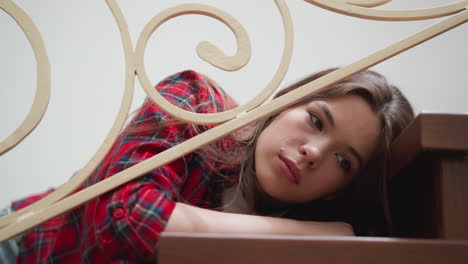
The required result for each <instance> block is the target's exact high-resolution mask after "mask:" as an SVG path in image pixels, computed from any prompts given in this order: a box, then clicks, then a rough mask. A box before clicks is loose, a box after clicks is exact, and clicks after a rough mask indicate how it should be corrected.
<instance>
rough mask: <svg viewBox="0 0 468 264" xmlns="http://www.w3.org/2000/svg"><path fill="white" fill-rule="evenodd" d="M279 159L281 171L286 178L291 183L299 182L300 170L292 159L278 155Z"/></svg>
mask: <svg viewBox="0 0 468 264" xmlns="http://www.w3.org/2000/svg"><path fill="white" fill-rule="evenodd" d="M279 159H280V168H281V171H282V172H283V174H284V175H285V176H286V178H287V179H288V180H289V181H290V182H291V183H294V184H299V182H300V181H301V172H300V170H299V168H298V167H297V166H296V164H295V163H294V161H292V160H290V159H288V158H286V157H283V156H279Z"/></svg>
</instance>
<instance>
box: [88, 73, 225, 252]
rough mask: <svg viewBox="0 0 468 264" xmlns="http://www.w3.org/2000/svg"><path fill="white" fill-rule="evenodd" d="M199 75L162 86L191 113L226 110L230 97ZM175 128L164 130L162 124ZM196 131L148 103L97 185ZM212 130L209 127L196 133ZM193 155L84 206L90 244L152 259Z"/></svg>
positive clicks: (184, 75)
mask: <svg viewBox="0 0 468 264" xmlns="http://www.w3.org/2000/svg"><path fill="white" fill-rule="evenodd" d="M214 85H215V84H214V83H213V82H212V81H211V80H209V79H207V78H205V77H204V76H203V75H201V74H199V73H196V72H194V71H185V72H181V73H178V74H175V75H172V76H170V77H168V78H166V79H165V80H163V81H162V82H161V83H159V84H158V85H157V89H158V91H159V92H160V94H161V95H162V96H163V97H165V98H166V100H168V101H170V102H171V103H173V104H175V105H177V106H179V107H181V108H183V109H185V110H190V111H197V112H202V113H212V112H218V111H223V110H224V108H225V107H229V105H226V102H227V103H228V104H230V103H231V102H232V100H231V99H230V98H229V99H228V100H227V101H226V98H228V97H227V95H226V94H224V93H223V92H222V90H220V89H217V88H216V87H215V86H214ZM161 123H166V124H171V125H168V126H160V125H158V124H161ZM193 127H194V126H192V125H188V124H181V123H180V122H177V121H176V120H173V119H172V118H171V117H170V116H168V115H167V114H166V113H164V111H162V110H161V109H160V108H159V107H158V106H157V105H155V104H153V103H152V102H151V101H150V100H149V99H147V100H146V101H145V102H144V104H143V105H142V107H141V108H140V110H139V111H138V113H137V115H136V116H135V117H134V118H133V119H132V120H131V122H130V123H129V124H128V125H127V128H126V129H125V130H124V131H123V132H122V134H121V135H120V137H119V139H118V140H117V142H116V143H115V145H114V146H113V148H112V149H111V151H110V153H109V154H108V155H107V156H106V158H105V161H104V162H103V165H102V166H101V167H100V168H98V171H99V173H97V175H101V176H98V177H96V178H95V179H94V181H96V182H97V181H99V180H100V179H102V178H107V177H110V176H112V175H113V174H115V173H118V172H120V171H123V170H125V169H126V168H128V167H131V166H133V165H135V164H137V163H139V162H141V161H143V160H146V159H148V158H150V157H152V156H154V155H156V154H158V153H160V152H162V151H164V150H166V149H168V148H170V147H172V146H174V145H176V144H179V143H180V142H183V141H184V140H186V139H188V138H190V137H193V136H194V135H195V129H194V128H193ZM199 129H201V130H205V129H209V126H202V127H198V128H197V130H199ZM191 155H192V154H189V155H187V156H184V157H182V158H179V159H177V160H175V161H173V162H171V163H168V164H166V165H164V166H162V167H160V168H157V169H155V170H153V171H151V172H150V173H147V174H145V175H142V176H141V177H139V178H137V179H136V180H133V181H131V182H129V183H127V184H124V185H123V186H121V187H119V188H118V189H116V190H114V191H112V192H109V193H107V194H104V195H102V196H100V197H98V198H97V199H95V200H93V201H91V202H89V203H88V204H87V205H86V206H85V217H86V222H87V223H89V225H86V224H85V225H86V226H87V227H86V228H89V229H90V230H93V232H89V233H87V235H88V242H89V243H97V244H98V245H99V248H101V249H102V254H105V255H107V257H110V258H111V259H118V258H125V259H129V260H135V261H136V260H138V261H141V260H151V259H152V258H154V256H155V246H156V244H157V242H158V239H159V235H160V233H161V232H162V231H163V230H164V228H165V226H166V223H167V221H168V220H169V218H170V215H171V213H172V211H173V209H174V207H175V202H176V201H177V195H178V189H179V188H180V187H181V186H182V185H183V183H184V182H185V181H186V179H187V177H189V175H190V170H192V169H196V168H189V166H187V165H188V164H189V161H190V158H191Z"/></svg>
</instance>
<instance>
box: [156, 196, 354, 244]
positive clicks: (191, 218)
mask: <svg viewBox="0 0 468 264" xmlns="http://www.w3.org/2000/svg"><path fill="white" fill-rule="evenodd" d="M164 231H165V232H185V233H221V234H270V235H317V236H352V235H354V232H353V229H352V227H351V225H349V224H347V223H344V222H313V221H297V220H292V219H285V218H276V217H267V216H256V215H245V214H233V213H226V212H218V211H213V210H208V209H203V208H198V207H195V206H191V205H187V204H183V203H176V206H175V208H174V211H173V212H172V215H171V217H170V218H169V221H168V223H167V225H166V228H165V230H164Z"/></svg>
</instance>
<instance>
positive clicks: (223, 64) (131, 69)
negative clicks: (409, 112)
mask: <svg viewBox="0 0 468 264" xmlns="http://www.w3.org/2000/svg"><path fill="white" fill-rule="evenodd" d="M106 1H107V4H108V6H109V8H110V9H111V11H112V13H113V15H114V18H115V20H116V22H117V25H118V26H119V29H120V32H121V37H122V43H123V48H124V53H125V63H126V73H125V74H126V79H125V94H124V97H123V99H122V103H121V106H120V110H119V113H118V116H117V118H116V120H115V121H114V125H113V127H112V128H111V130H110V132H109V133H108V135H107V137H106V139H105V140H104V142H103V143H102V144H101V146H100V147H99V149H98V151H97V152H96V154H95V155H94V156H93V157H92V158H91V160H90V161H89V162H88V163H87V164H86V165H85V166H84V167H83V168H82V169H81V170H80V171H79V172H78V173H77V174H76V175H75V176H74V177H72V178H71V179H70V180H69V181H68V182H67V183H66V184H64V185H63V186H62V187H60V188H59V189H57V190H56V191H55V192H54V193H52V194H50V195H49V196H47V197H45V198H44V199H42V200H40V201H38V202H37V203H35V204H33V205H31V206H29V207H27V208H26V209H23V210H20V211H18V212H16V213H14V214H12V215H9V216H6V217H2V218H0V228H1V229H0V242H1V241H4V240H6V239H9V238H11V237H13V236H15V235H17V234H20V233H22V232H25V231H27V230H29V229H30V228H32V227H34V226H36V225H38V224H41V223H43V222H44V221H47V220H49V219H51V218H53V217H56V216H58V215H60V214H63V213H64V212H66V211H68V210H71V209H73V208H75V207H77V206H79V205H81V204H83V203H85V202H87V201H89V200H91V199H93V198H95V197H97V196H99V195H100V194H103V193H105V192H107V191H110V190H112V189H114V188H116V187H118V186H120V185H122V184H124V183H126V182H128V181H130V180H132V179H135V178H137V177H139V176H140V175H143V174H145V173H147V172H149V171H151V170H153V169H154V168H157V167H159V166H162V165H164V164H166V163H168V162H170V161H172V160H175V159H177V158H179V157H181V156H183V155H185V154H187V153H190V152H192V151H194V150H196V149H198V148H200V147H201V146H203V145H205V144H208V143H210V142H212V141H214V140H216V139H218V138H220V137H222V136H225V135H227V134H229V133H231V132H232V131H234V130H236V129H238V128H240V127H242V126H244V125H246V124H248V123H250V122H252V121H255V120H257V119H260V118H262V117H265V116H266V115H268V114H270V113H272V112H278V111H281V110H282V109H284V108H286V107H288V106H289V105H292V104H294V103H296V102H298V101H300V100H301V98H303V97H305V96H308V95H310V94H312V93H315V92H317V91H319V90H320V89H324V88H325V87H327V86H329V85H331V84H333V83H336V82H338V81H340V80H341V79H343V78H346V77H348V76H350V75H352V74H354V73H356V72H359V71H362V70H365V69H367V68H370V67H372V66H373V65H375V64H377V63H379V62H382V61H384V60H386V59H389V58H391V57H393V56H395V55H397V54H399V53H401V52H403V51H405V50H407V49H410V48H411V47H414V46H416V45H418V44H420V43H422V42H424V41H427V40H429V39H431V38H433V37H435V36H437V35H439V34H442V33H443V32H445V31H447V30H450V29H451V28H454V27H456V26H458V25H461V24H463V23H465V22H466V21H468V10H467V8H468V0H464V1H459V2H457V3H454V4H451V5H446V6H442V7H436V8H429V9H419V10H379V9H369V7H376V6H380V5H383V4H385V3H387V2H389V1H391V0H305V1H306V2H309V3H311V4H314V5H317V6H319V7H322V8H325V9H328V10H331V11H333V12H338V13H342V14H345V15H348V16H355V17H358V18H363V19H373V20H383V21H410V20H423V19H430V18H436V17H445V16H449V15H451V16H450V17H448V18H446V19H445V20H442V21H440V22H438V23H436V24H434V25H432V26H430V27H428V28H426V29H424V30H422V31H420V32H418V33H416V34H413V35H411V36H409V37H407V38H405V39H403V40H401V41H398V42H396V43H394V44H392V45H390V46H388V47H386V48H383V49H381V50H379V51H377V52H375V53H373V54H370V55H369V56H366V57H364V58H362V59H360V60H358V61H356V62H354V63H352V64H349V65H347V66H345V67H342V68H340V69H337V70H335V71H334V72H331V73H330V74H327V75H326V76H323V77H322V78H320V79H318V80H315V81H313V82H310V83H307V84H305V85H303V86H301V87H300V88H298V89H296V90H294V91H292V92H290V93H288V94H286V95H285V96H282V97H280V98H277V99H274V100H272V101H270V102H268V103H265V104H263V105H262V103H264V102H265V101H266V99H267V98H268V97H269V96H270V95H271V94H272V93H273V92H274V91H275V90H276V89H277V87H278V86H279V84H280V83H281V81H282V79H283V77H284V76H285V74H286V72H287V69H288V66H289V63H290V60H291V54H292V47H293V46H292V43H293V25H292V19H291V17H290V14H289V11H288V7H287V5H286V0H275V3H276V5H277V7H278V9H279V10H280V13H281V16H282V18H283V25H284V32H285V40H284V50H283V56H282V59H281V62H280V65H279V66H278V68H277V71H276V73H275V75H274V77H273V78H272V80H271V81H270V83H269V84H268V85H267V87H266V88H265V89H264V90H263V91H262V92H261V93H260V94H259V95H257V96H256V97H255V98H253V99H252V100H251V101H250V102H248V103H246V104H244V105H241V106H239V107H237V108H235V109H233V110H230V111H226V112H223V113H217V114H204V115H200V114H195V113H190V112H186V111H183V110H181V109H179V108H177V107H174V106H173V105H171V104H170V103H168V102H167V101H165V100H164V99H163V98H162V97H161V96H160V95H159V94H158V93H157V92H155V91H154V89H153V87H152V85H151V83H150V81H149V80H148V78H147V76H146V73H145V69H144V51H145V47H146V43H147V41H148V39H149V37H150V36H151V34H152V33H153V32H154V31H155V30H156V29H157V28H158V26H159V25H160V24H162V23H164V22H165V21H167V20H169V19H171V18H173V17H176V16H181V15H185V14H199V15H205V16H210V17H213V18H215V19H217V20H220V21H221V22H223V23H224V24H226V25H227V26H228V27H229V28H230V29H231V30H232V31H233V32H234V34H235V36H236V38H237V52H236V54H235V55H234V56H225V55H224V54H222V52H221V51H220V50H219V49H217V48H216V47H215V46H213V45H212V44H210V43H208V42H202V43H200V44H199V46H198V47H197V52H198V54H199V56H200V57H201V58H202V59H204V60H206V61H207V62H209V63H211V64H212V65H214V66H216V67H219V68H221V69H224V70H229V71H232V70H237V69H239V68H241V67H243V66H244V65H246V64H247V62H248V61H249V58H250V53H251V48H250V41H249V38H248V35H247V33H246V32H245V30H244V29H243V27H242V25H241V24H240V23H238V22H237V21H236V20H235V19H234V18H232V17H231V16H230V15H228V14H226V13H225V12H223V11H221V10H219V9H216V8H213V7H210V6H206V5H201V4H184V5H179V6H176V7H174V8H169V9H166V10H164V11H162V12H161V13H159V14H157V15H156V16H154V17H153V19H151V21H150V22H149V23H148V24H147V25H146V26H145V28H144V30H143V32H142V33H141V35H140V37H139V40H138V42H137V45H136V47H135V50H134V46H133V44H132V43H131V40H130V35H129V31H128V28H127V23H126V21H125V19H124V17H123V15H122V12H121V10H120V9H119V6H118V4H117V1H116V0H106ZM0 8H2V9H3V10H4V11H5V12H6V13H7V14H9V15H10V16H12V17H13V18H14V19H15V20H16V21H17V23H18V24H19V25H20V27H21V28H22V30H23V31H24V32H25V34H26V35H27V37H28V39H29V42H30V43H31V45H32V47H33V49H34V52H35V55H36V61H37V65H38V66H37V69H38V80H37V92H36V98H35V100H34V103H33V105H32V107H31V110H30V112H29V114H28V116H27V117H26V119H25V121H24V122H23V123H22V124H21V125H20V126H19V127H18V128H17V130H15V132H14V133H13V134H12V135H11V136H9V137H7V138H6V140H4V141H2V142H0V154H5V153H6V152H8V150H9V149H11V148H12V147H14V146H15V145H17V144H18V143H20V141H21V140H22V139H23V138H24V137H26V136H27V135H28V134H29V133H30V132H31V131H32V130H33V129H34V127H35V126H37V124H38V123H39V122H40V120H41V118H42V116H43V115H44V113H45V110H46V106H47V103H48V98H49V93H50V92H49V90H50V70H49V63H48V59H47V54H46V50H45V47H44V44H43V41H42V39H41V36H40V34H39V31H38V30H37V28H36V27H35V26H34V23H33V22H32V20H31V19H30V17H29V16H28V15H27V14H26V13H25V12H24V11H22V10H21V8H19V7H18V6H17V5H16V4H15V3H14V2H13V1H11V0H0ZM135 75H136V76H138V78H139V81H140V82H141V84H142V86H143V87H144V89H145V91H146V93H147V95H148V97H149V98H151V100H153V102H154V103H156V104H158V105H159V106H160V107H162V108H163V109H164V110H165V111H167V112H168V113H169V114H170V115H172V116H174V117H176V118H178V119H180V120H183V121H186V122H190V123H199V124H215V123H216V124H219V125H218V126H216V127H215V128H213V129H210V130H208V131H206V132H204V133H202V134H200V135H198V136H196V137H194V138H191V139H189V140H187V141H185V142H183V143H181V144H179V145H177V146H175V147H172V148H170V149H168V150H166V151H164V152H161V153H159V154H158V155H156V156H154V157H152V158H150V159H148V160H145V161H144V162H141V163H139V164H137V165H135V166H133V167H131V168H128V169H126V170H124V171H122V172H120V173H118V174H115V175H114V176H113V177H110V178H108V179H105V180H103V181H102V182H100V183H97V184H95V185H93V186H90V187H88V188H86V189H84V190H82V191H80V192H78V193H75V194H72V195H70V194H71V193H72V192H73V191H74V190H76V188H77V187H78V186H80V185H81V184H82V183H83V181H84V180H86V178H87V177H88V176H89V174H90V173H91V172H92V171H93V170H94V169H95V168H96V166H97V165H98V164H99V163H100V162H101V160H102V159H103V157H104V155H105V154H106V152H107V151H108V150H109V149H110V147H111V146H112V144H113V142H114V141H115V139H116V137H117V136H118V134H119V132H120V130H121V129H122V127H123V124H124V123H125V119H126V118H127V116H128V111H129V108H130V105H131V98H132V94H133V88H134V82H135Z"/></svg>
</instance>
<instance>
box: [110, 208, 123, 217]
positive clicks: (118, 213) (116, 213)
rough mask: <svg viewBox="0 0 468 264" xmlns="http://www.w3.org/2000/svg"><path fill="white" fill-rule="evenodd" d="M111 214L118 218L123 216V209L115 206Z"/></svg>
mask: <svg viewBox="0 0 468 264" xmlns="http://www.w3.org/2000/svg"><path fill="white" fill-rule="evenodd" d="M112 215H113V216H114V218H117V219H120V218H122V217H124V216H125V210H124V209H122V208H116V209H115V210H114V212H113V213H112Z"/></svg>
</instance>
